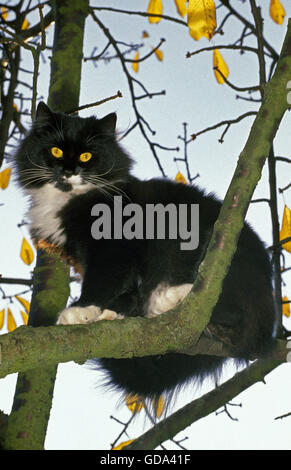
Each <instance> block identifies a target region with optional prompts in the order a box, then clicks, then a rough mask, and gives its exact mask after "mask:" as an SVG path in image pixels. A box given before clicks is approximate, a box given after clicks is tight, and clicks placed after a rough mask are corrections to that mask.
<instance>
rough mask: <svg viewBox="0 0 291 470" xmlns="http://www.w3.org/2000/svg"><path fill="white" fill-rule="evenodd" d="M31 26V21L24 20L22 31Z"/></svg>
mask: <svg viewBox="0 0 291 470" xmlns="http://www.w3.org/2000/svg"><path fill="white" fill-rule="evenodd" d="M29 26H30V24H29V21H27V19H26V18H24V20H23V23H22V26H21V29H28V28H29Z"/></svg>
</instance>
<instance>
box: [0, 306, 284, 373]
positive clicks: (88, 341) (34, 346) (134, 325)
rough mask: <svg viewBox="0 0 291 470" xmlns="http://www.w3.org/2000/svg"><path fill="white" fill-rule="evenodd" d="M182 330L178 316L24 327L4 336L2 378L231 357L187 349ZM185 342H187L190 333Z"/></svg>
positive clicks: (208, 347) (220, 351) (279, 353)
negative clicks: (142, 360)
mask: <svg viewBox="0 0 291 470" xmlns="http://www.w3.org/2000/svg"><path fill="white" fill-rule="evenodd" d="M183 330H184V323H183V322H182V323H181V322H179V320H178V318H177V317H176V315H175V313H174V312H170V313H167V314H164V315H162V316H161V317H159V318H151V319H149V318H142V317H137V318H126V319H124V320H116V321H114V322H112V321H102V322H98V323H92V324H90V325H71V326H47V327H37V328H31V327H28V326H22V327H19V328H17V329H16V330H15V331H13V332H12V333H8V334H5V335H2V336H0V350H1V365H0V377H5V376H6V375H8V374H11V373H14V372H24V371H26V370H30V369H34V368H37V367H39V366H40V364H46V366H52V365H54V364H57V363H59V362H68V361H75V362H81V363H83V362H85V361H86V360H87V359H92V358H95V357H99V358H103V357H114V358H131V357H133V356H134V357H142V356H150V355H156V354H165V353H167V352H173V351H175V352H178V353H179V352H180V353H182V354H190V355H195V354H206V355H216V356H222V357H229V356H232V355H233V353H231V351H230V350H229V349H228V348H227V347H226V346H225V345H224V344H223V343H221V342H219V341H216V340H214V339H212V340H211V339H209V338H207V337H203V336H202V337H201V338H200V340H199V341H198V342H197V344H196V345H194V344H193V345H192V347H190V348H187V349H186V348H185V347H184V343H185V340H184V342H183V339H182V338H183V336H182V334H183ZM196 330H197V331H198V328H196ZM145 331H146V332H147V334H146V336H145V334H144V332H145ZM197 331H196V334H197ZM193 335H194V336H195V332H193ZM184 337H187V333H186V332H185V334H184ZM176 338H179V340H180V341H178V340H177V339H176ZM286 355H287V350H286V342H285V341H283V340H278V341H277V344H276V347H275V348H274V350H273V351H272V355H271V357H272V358H273V359H274V358H275V359H278V360H282V361H283V360H286Z"/></svg>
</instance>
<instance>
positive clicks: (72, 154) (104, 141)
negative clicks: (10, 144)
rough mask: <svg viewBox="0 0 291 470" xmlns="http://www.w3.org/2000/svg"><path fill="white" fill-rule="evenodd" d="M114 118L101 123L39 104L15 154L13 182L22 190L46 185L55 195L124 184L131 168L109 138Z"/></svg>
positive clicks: (113, 133) (111, 117) (112, 135)
mask: <svg viewBox="0 0 291 470" xmlns="http://www.w3.org/2000/svg"><path fill="white" fill-rule="evenodd" d="M115 126H116V114H115V113H112V114H108V115H107V116H105V117H104V118H103V119H97V118H96V117H94V116H92V117H88V118H80V117H78V116H68V115H66V114H64V113H60V112H54V111H52V110H51V109H50V108H49V107H48V106H47V105H45V104H44V103H43V102H41V103H39V105H38V107H37V111H36V118H35V121H34V123H33V126H32V129H31V131H30V133H29V134H28V135H27V137H26V138H25V139H24V140H23V142H22V143H21V145H20V147H19V149H18V152H17V154H16V167H17V174H18V181H19V183H20V185H21V186H22V187H24V188H26V189H28V190H29V189H35V188H40V187H42V186H43V185H45V184H50V185H53V186H55V187H56V188H58V189H60V190H61V191H64V192H67V191H76V190H80V191H82V189H84V190H85V188H91V187H92V188H93V187H94V186H95V187H97V188H98V187H99V188H100V190H102V188H103V191H104V190H105V191H106V190H108V191H109V192H110V185H111V187H112V185H114V184H115V183H117V182H120V181H126V179H127V178H128V175H129V170H130V167H131V164H132V161H131V159H130V158H129V156H128V155H126V153H125V152H124V151H123V150H122V149H121V147H120V146H119V144H118V143H117V141H116V136H115Z"/></svg>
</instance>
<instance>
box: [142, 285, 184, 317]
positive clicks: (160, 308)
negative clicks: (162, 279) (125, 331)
mask: <svg viewBox="0 0 291 470" xmlns="http://www.w3.org/2000/svg"><path fill="white" fill-rule="evenodd" d="M192 286H193V284H181V285H179V286H166V285H163V284H160V285H159V286H157V288H156V289H155V290H154V291H153V292H152V294H151V296H150V300H149V305H148V312H147V315H146V316H147V317H149V318H151V317H156V316H158V315H160V314H161V313H165V312H168V311H169V310H172V309H173V308H175V307H176V306H177V305H178V304H179V303H180V302H181V301H182V300H183V299H185V297H187V295H188V294H189V292H190V290H191V289H192Z"/></svg>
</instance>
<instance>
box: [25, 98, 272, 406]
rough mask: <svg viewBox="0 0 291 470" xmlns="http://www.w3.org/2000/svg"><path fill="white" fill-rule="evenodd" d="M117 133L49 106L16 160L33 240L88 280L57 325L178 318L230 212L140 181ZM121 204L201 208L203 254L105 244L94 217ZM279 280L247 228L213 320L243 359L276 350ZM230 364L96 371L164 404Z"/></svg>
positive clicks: (169, 244)
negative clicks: (175, 311) (218, 224)
mask: <svg viewBox="0 0 291 470" xmlns="http://www.w3.org/2000/svg"><path fill="white" fill-rule="evenodd" d="M115 126H116V115H115V114H109V115H108V116H106V117H104V118H103V119H97V118H95V117H89V118H80V117H78V116H68V115H65V114H63V113H60V112H53V111H52V110H50V109H49V108H48V107H47V106H46V105H45V104H44V103H40V104H39V105H38V108H37V114H36V120H35V122H34V124H33V126H32V129H31V131H30V133H29V134H28V135H27V137H26V138H25V139H24V140H23V142H22V143H21V145H20V147H19V149H18V152H17V155H16V167H17V173H18V181H19V183H20V185H21V186H22V187H23V188H24V190H25V191H26V193H27V194H29V195H30V196H31V208H30V211H29V213H28V217H29V219H30V230H31V235H32V237H33V238H34V239H35V240H36V241H37V242H40V241H44V242H46V243H49V244H52V245H56V246H58V247H60V248H61V249H62V251H63V252H64V253H65V255H66V256H67V257H69V258H71V259H73V260H74V262H75V263H76V264H78V265H79V266H81V270H82V274H83V283H82V292H81V296H80V299H79V300H78V301H77V302H76V303H75V304H74V305H73V306H71V307H69V308H67V309H65V310H64V311H63V312H61V313H60V315H59V318H58V321H57V323H58V324H73V323H89V322H95V321H98V320H102V319H115V318H117V319H122V318H123V317H124V316H139V315H142V316H155V315H158V314H161V313H163V312H165V311H167V310H169V309H172V308H173V307H174V306H175V305H177V303H178V302H180V301H181V300H182V299H183V298H184V297H185V296H186V295H187V294H188V293H189V291H190V289H191V287H192V284H193V281H194V279H195V277H196V275H197V270H198V266H199V264H200V263H201V261H202V260H203V257H204V255H205V251H206V248H207V245H208V242H209V240H210V237H211V233H212V230H213V225H214V223H215V221H216V219H217V217H218V214H219V210H220V207H221V203H220V202H219V201H218V200H216V198H215V197H214V196H212V195H205V194H204V192H203V191H201V190H200V189H198V188H197V187H196V186H190V185H184V184H181V183H175V182H172V181H169V180H167V179H152V180H149V181H140V180H138V179H136V178H135V177H133V176H131V174H130V169H131V165H132V160H131V158H130V157H129V156H128V155H127V154H126V153H125V151H124V150H123V149H122V148H121V146H120V145H119V144H118V142H117V140H116V136H115ZM114 196H122V197H123V203H124V204H125V203H128V202H131V203H135V204H138V205H139V206H140V207H141V208H145V207H146V205H148V204H157V203H160V204H163V205H164V206H166V205H167V204H174V205H179V204H184V205H185V204H186V205H187V207H190V205H191V204H199V245H198V247H197V248H196V249H193V250H181V249H180V242H181V239H179V237H177V238H176V239H170V238H166V239H157V238H154V239H146V238H133V239H128V238H126V237H124V236H121V237H120V238H117V239H99V240H96V239H95V238H94V237H93V236H92V232H91V229H92V223H93V218H92V215H91V211H92V207H94V206H95V205H96V204H97V203H98V204H99V203H102V204H106V205H107V206H108V207H109V208H113V199H114ZM112 217H113V216H112ZM113 218H114V217H113ZM111 222H113V223H114V221H113V219H112V221H111ZM271 279H272V269H271V265H270V261H269V257H268V254H267V252H266V250H265V248H264V246H263V243H262V242H261V241H260V240H259V238H258V236H257V235H256V234H255V233H254V231H253V230H252V229H251V228H250V227H249V225H248V224H245V225H244V228H243V230H242V232H241V235H240V238H239V241H238V247H237V251H236V253H235V255H234V257H233V260H232V264H231V267H230V269H229V272H228V274H227V276H226V278H225V280H224V283H223V290H222V293H221V295H220V298H219V301H218V303H217V305H216V306H215V308H214V310H213V313H212V318H211V323H212V324H213V325H217V326H219V325H221V326H223V327H224V328H225V329H226V330H227V331H229V338H228V340H229V341H230V342H231V344H232V346H233V349H234V351H236V353H237V355H238V357H240V358H241V359H248V358H249V357H250V356H252V355H262V354H264V352H265V351H266V350H268V348H269V347H270V346H271V345H272V342H273V338H274V334H275V328H276V318H275V310H274V304H273V296H272V280H271ZM210 288H211V286H210ZM146 333H147V332H146V331H145V335H146ZM241 359H240V360H241ZM226 360H227V359H225V358H219V357H213V356H206V355H203V356H202V355H197V356H188V355H183V354H173V353H169V354H166V355H163V356H154V357H153V356H152V357H143V358H133V359H98V360H97V359H96V362H98V364H99V366H101V367H102V368H103V370H105V371H107V376H108V383H109V384H110V385H111V387H112V388H116V389H118V390H120V391H122V392H125V393H126V394H132V395H134V394H139V396H140V397H144V398H146V397H150V398H156V397H158V396H159V395H160V394H162V393H163V392H169V393H170V392H172V391H173V390H174V389H177V388H178V387H181V386H182V385H183V384H185V383H187V382H189V381H191V380H194V381H195V380H196V381H201V380H203V379H204V377H206V376H209V375H210V376H216V374H218V373H219V371H220V370H221V368H222V365H223V364H224V363H225V361H226Z"/></svg>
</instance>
